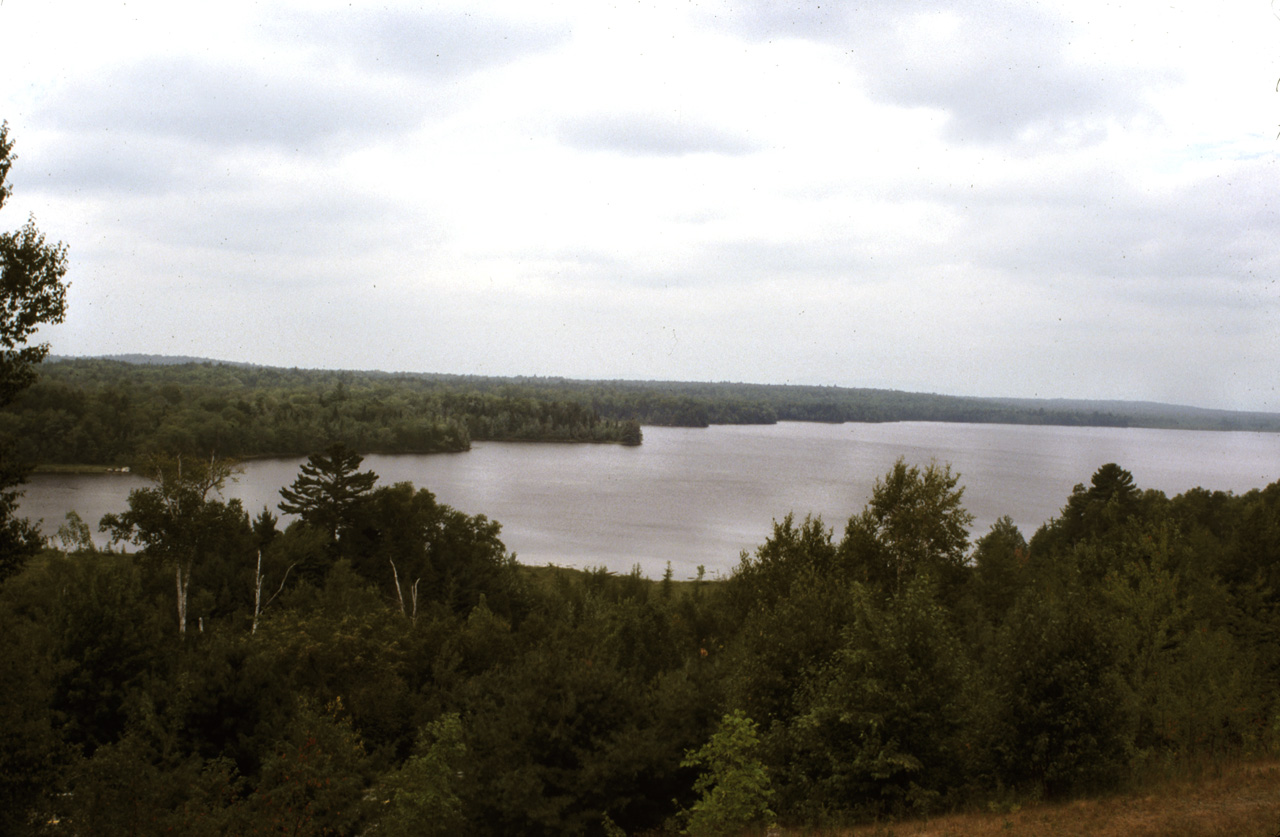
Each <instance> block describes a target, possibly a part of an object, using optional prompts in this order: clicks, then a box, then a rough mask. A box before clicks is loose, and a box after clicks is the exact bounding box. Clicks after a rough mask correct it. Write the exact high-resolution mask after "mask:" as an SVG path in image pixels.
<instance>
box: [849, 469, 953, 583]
mask: <svg viewBox="0 0 1280 837" xmlns="http://www.w3.org/2000/svg"><path fill="white" fill-rule="evenodd" d="M959 481H960V475H959V474H952V473H951V466H950V465H944V466H941V467H940V466H939V465H938V464H937V463H936V462H931V463H929V465H927V466H926V467H925V468H924V470H921V469H920V468H918V467H916V466H914V465H907V463H906V461H905V460H903V459H901V458H899V459H898V461H897V462H895V463H894V465H893V468H892V469H890V471H889V473H887V474H885V476H884V478H883V479H877V480H876V484H875V487H874V489H873V490H872V496H871V502H870V503H868V504H867V507H866V509H865V510H864V511H863V512H862V514H860V515H857V516H855V517H852V518H850V520H849V525H848V526H847V527H846V529H845V539H844V543H842V544H841V553H842V558H843V560H845V561H846V562H848V563H850V564H852V565H853V566H855V567H858V568H859V570H860V572H861V574H862V577H863V578H865V579H866V581H868V582H869V583H871V584H873V585H875V586H877V587H879V588H881V589H884V590H889V591H892V592H897V591H900V590H901V589H902V587H903V584H904V583H905V582H906V581H907V580H908V579H910V578H911V577H912V576H914V575H917V574H921V573H924V574H928V575H930V576H932V577H933V578H934V579H935V580H936V581H939V582H942V583H944V584H955V583H957V582H958V581H959V580H960V579H961V577H962V576H963V574H964V571H965V557H966V556H965V551H966V549H967V548H968V545H969V524H970V523H972V522H973V515H972V514H970V513H969V512H967V511H965V509H964V507H963V506H962V505H961V504H960V501H961V498H962V497H963V496H964V488H962V487H958V483H959Z"/></svg>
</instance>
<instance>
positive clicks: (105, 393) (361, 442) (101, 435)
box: [0, 357, 1280, 466]
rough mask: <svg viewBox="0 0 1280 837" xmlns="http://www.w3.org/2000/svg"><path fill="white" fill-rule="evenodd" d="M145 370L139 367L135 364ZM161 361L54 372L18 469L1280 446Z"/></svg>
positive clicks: (777, 390) (30, 417)
mask: <svg viewBox="0 0 1280 837" xmlns="http://www.w3.org/2000/svg"><path fill="white" fill-rule="evenodd" d="M143 360H145V361H148V362H139V361H143ZM160 360H163V359H159V358H136V357H135V358H132V359H131V360H128V361H126V360H120V359H103V358H99V359H85V358H78V359H68V358H62V359H58V360H56V361H51V362H46V363H45V364H43V367H42V374H41V377H40V379H39V381H38V382H36V383H35V385H34V386H31V387H29V388H28V389H26V390H25V391H23V392H22V393H21V394H19V395H18V396H17V398H16V399H15V400H14V402H13V403H12V404H11V405H10V406H9V407H8V408H7V409H6V410H5V411H4V412H0V436H4V437H7V438H11V439H15V440H17V442H16V445H17V447H16V449H15V452H16V455H17V456H18V457H19V458H20V460H22V461H26V462H31V463H39V464H42V465H103V466H122V465H136V464H139V463H141V462H143V461H145V460H146V458H147V457H149V456H152V455H155V454H177V453H183V454H186V455H202V456H207V455H209V454H210V453H213V454H216V455H218V456H224V457H232V458H238V459H245V458H251V457H260V456H305V455H306V454H307V453H309V452H311V451H314V450H317V449H319V448H320V447H322V446H323V445H325V444H327V443H328V442H329V441H330V440H332V439H343V440H345V441H346V442H347V443H348V444H350V445H352V446H353V447H354V448H356V449H357V450H360V451H362V452H364V453H433V452H445V451H463V450H467V449H468V448H469V447H470V444H471V442H472V441H473V440H475V441H553V442H614V443H621V444H626V445H638V444H640V443H641V441H642V433H641V429H640V426H641V425H642V424H648V425H667V426H686V427H706V426H708V425H711V424H771V423H775V422H778V421H820V422H845V421H864V422H880V421H957V422H984V423H1006V424H1055V425H1090V426H1117V427H1127V426H1135V427H1163V428H1185V429H1211V430H1263V431H1280V416H1277V415H1273V414H1267V413H1240V412H1229V411H1221V410H1197V409H1192V408H1185V407H1170V406H1167V405H1159V404H1143V403H1135V402H1087V401H1086V402H1067V401H1036V400H1023V401H1014V400H1001V399H980V398H958V397H952V396H941V395H925V394H917V393H906V392H896V391H889V390H871V389H844V388H839V387H803V386H769V385H756V384H728V383H719V384H694V383H663V382H652V381H650V382H635V381H574V380H568V379H563V378H484V377H472V376H461V375H428V374H410V373H386V372H353V371H332V370H305V369H279V368H272V367H263V366H251V365H247V364H224V363H215V362H211V361H197V360H190V359H175V360H181V361H182V362H176V363H175V362H167V363H164V362H158V361H160Z"/></svg>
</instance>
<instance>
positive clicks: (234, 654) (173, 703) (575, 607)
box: [0, 444, 1280, 835]
mask: <svg viewBox="0 0 1280 837" xmlns="http://www.w3.org/2000/svg"><path fill="white" fill-rule="evenodd" d="M360 466H361V457H360V456H359V455H358V454H356V453H355V452H354V451H353V450H352V449H351V448H350V447H347V446H345V445H341V444H338V445H331V446H329V447H327V448H325V449H324V450H323V451H320V452H317V453H314V454H313V455H312V456H311V457H310V458H309V459H308V460H307V463H306V464H305V465H304V466H303V467H302V469H301V470H300V471H299V473H298V477H297V479H296V480H295V482H294V483H293V485H292V486H289V487H287V488H286V489H285V490H284V491H282V496H283V497H284V499H285V501H286V503H287V504H289V505H290V508H291V511H292V512H293V513H295V514H296V515H297V516H298V519H297V520H295V521H294V522H293V523H291V524H290V525H289V526H288V527H287V528H285V529H281V528H280V527H279V525H278V521H277V520H276V519H275V518H274V517H273V516H272V515H271V514H269V513H268V512H267V510H266V509H263V510H262V511H261V512H259V513H257V514H256V515H255V514H251V513H250V510H247V509H244V508H243V507H242V506H241V504H240V503H239V501H238V500H234V499H232V500H225V499H223V498H222V496H221V494H220V487H221V485H222V484H223V482H224V481H225V479H227V478H228V476H229V475H230V474H231V473H232V470H233V468H232V466H231V464H230V463H227V462H224V461H221V460H217V459H208V458H205V459H193V458H183V459H181V460H177V459H167V458H157V459H154V460H152V461H151V462H150V465H149V467H148V468H147V471H146V472H147V473H148V474H149V475H150V476H151V477H152V480H153V481H152V483H151V484H150V486H149V487H147V488H143V489H139V490H137V491H135V492H133V494H132V495H131V496H130V499H129V507H128V510H127V511H125V512H122V513H120V514H116V515H108V516H107V517H106V518H104V519H103V520H102V521H101V525H102V527H103V528H104V529H105V530H106V531H109V532H110V533H112V535H113V536H114V538H115V539H116V541H115V542H116V544H117V546H116V548H115V549H114V550H113V551H101V550H96V549H95V548H94V546H93V542H92V539H91V538H90V534H91V533H90V530H89V525H88V524H86V523H84V522H83V521H80V520H78V518H75V517H74V516H71V517H69V518H68V520H67V521H66V522H65V524H64V525H63V527H62V528H61V529H60V530H59V533H58V536H57V537H56V538H55V539H53V541H52V542H51V543H50V544H49V545H48V547H47V548H46V549H45V550H43V551H42V552H41V553H39V554H37V555H35V556H34V557H32V558H31V559H30V560H28V561H26V562H25V564H19V565H8V566H7V567H6V568H5V573H6V575H7V578H6V579H5V580H4V581H3V584H2V586H0V627H2V628H3V631H4V635H5V637H6V639H7V642H6V643H5V644H4V645H3V646H0V680H2V681H3V682H4V683H6V688H5V689H4V690H3V691H0V737H3V741H2V742H0V832H3V833H6V834H23V833H53V834H58V833H72V834H95V835H113V834H159V833H169V832H173V833H183V834H227V833H236V834H251V833H267V834H275V833H290V834H350V835H357V834H374V833H376V834H434V833H439V834H457V833H468V834H480V835H484V834H493V835H507V834H531V835H560V834H569V835H573V834H608V835H617V834H620V833H626V834H637V833H653V834H662V833H673V834H674V833H690V834H697V835H705V834H734V833H739V830H740V829H741V828H742V827H743V826H744V825H747V824H750V823H756V824H768V823H770V822H780V823H783V824H787V825H792V826H805V825H808V826H817V825H827V826H830V825H836V824H840V823H847V822H854V821H860V820H866V819H868V818H876V817H880V818H883V817H891V816H902V815H908V814H918V813H930V812H938V811H943V810H948V809H951V808H954V807H957V806H983V805H987V804H997V803H998V804H1000V805H1003V806H1008V805H1013V804H1016V803H1017V802H1018V801H1019V800H1021V801H1026V800H1030V799H1041V798H1062V797H1070V796H1071V795H1074V794H1079V793H1086V792H1093V791H1099V790H1107V789H1111V788H1117V787H1120V786H1123V784H1124V783H1125V782H1126V781H1128V780H1129V779H1130V778H1131V777H1133V776H1134V775H1137V774H1139V773H1141V772H1142V771H1144V770H1150V769H1151V768H1152V767H1153V766H1158V765H1160V764H1166V763H1171V762H1176V761H1179V760H1185V759H1194V758H1197V757H1199V756H1205V755H1212V756H1215V757H1223V756H1229V755H1230V756H1243V757H1247V756H1249V755H1250V754H1263V753H1275V752H1277V750H1278V749H1280V714H1278V712H1280V706H1278V705H1277V696H1278V695H1280V619H1277V616H1278V615H1280V614H1278V613H1277V607H1278V606H1280V482H1278V483H1275V484H1272V485H1270V486H1268V487H1266V488H1265V489H1261V490H1255V491H1250V492H1248V493H1246V494H1243V495H1233V494H1230V493H1223V492H1216V491H1211V490H1206V489H1194V490H1191V491H1188V492H1186V493H1184V494H1181V495H1178V496H1175V497H1167V496H1165V495H1164V494H1162V493H1161V492H1158V491H1153V490H1142V489H1141V487H1139V486H1136V485H1134V483H1133V479H1132V476H1131V475H1130V474H1129V473H1128V472H1127V471H1125V470H1124V469H1123V468H1122V467H1120V466H1119V465H1115V464H1111V465H1106V466H1104V467H1102V468H1101V469H1099V470H1098V471H1097V472H1096V473H1095V474H1093V475H1092V476H1091V478H1089V480H1088V482H1086V483H1083V484H1081V485H1079V486H1077V487H1076V488H1075V490H1074V491H1073V492H1072V493H1071V494H1070V496H1068V497H1067V498H1066V499H1065V504H1064V506H1063V508H1062V510H1061V513H1060V514H1059V515H1058V516H1057V517H1055V518H1054V519H1052V520H1050V521H1048V522H1047V523H1045V524H1044V525H1043V526H1042V527H1041V528H1040V529H1039V530H1038V531H1036V532H1035V533H1034V534H1033V536H1032V537H1031V538H1030V540H1029V541H1028V540H1026V539H1025V537H1024V535H1023V533H1021V532H1020V531H1018V529H1017V528H1016V527H1015V526H1014V525H1013V523H1012V522H1011V521H1010V520H1009V519H1008V518H1004V519H1002V520H1000V521H998V522H997V523H996V524H995V525H994V526H992V528H991V529H990V531H989V532H987V533H985V534H984V535H983V536H982V537H980V538H979V539H978V540H977V541H976V543H971V542H970V540H969V536H968V534H967V527H968V525H969V523H970V522H971V520H972V518H971V516H970V515H969V514H968V513H967V512H966V511H965V508H964V503H963V487H962V485H961V483H960V478H959V475H957V474H954V473H952V472H951V470H950V469H949V468H948V467H947V466H945V465H939V464H936V463H935V464H930V465H927V466H916V465H913V464H910V463H907V462H904V461H899V462H898V463H897V464H896V465H895V466H894V467H893V468H892V469H891V470H890V471H889V472H888V473H886V474H885V475H884V476H883V477H882V478H881V479H880V480H878V481H877V483H876V486H875V489H874V492H873V495H872V498H871V500H870V501H869V502H868V503H867V505H866V506H865V507H864V508H863V509H861V510H856V511H853V513H852V514H851V516H850V517H849V518H848V519H847V520H846V521H840V522H836V525H835V526H834V527H833V526H831V525H829V524H828V523H826V522H825V521H822V520H820V519H816V518H806V519H803V520H799V519H796V518H793V517H786V518H783V519H781V520H778V521H776V522H775V524H774V527H773V531H772V534H771V536H770V537H769V538H768V539H767V540H766V542H765V543H763V544H761V545H760V546H759V547H758V548H757V549H756V550H755V551H754V552H752V553H750V554H748V553H744V554H743V555H742V556H741V558H740V561H739V563H738V565H737V567H736V568H735V569H734V570H733V572H732V573H731V574H730V575H729V576H728V577H726V578H722V579H715V580H707V579H705V578H702V577H701V576H700V577H699V578H698V579H696V580H692V581H685V582H681V581H677V580H675V579H673V578H671V577H670V574H669V573H668V576H667V577H665V578H663V579H660V580H650V579H645V578H642V577H641V576H640V575H639V573H638V571H637V572H633V573H632V574H629V575H616V574H612V573H609V572H606V571H604V570H591V571H570V570H555V569H552V568H544V569H536V568H530V567H522V566H520V565H518V564H516V563H515V562H514V560H513V559H512V557H511V556H510V555H509V554H508V553H507V551H506V549H505V547H504V546H503V544H502V541H501V539H500V534H501V531H500V527H499V525H498V523H497V522H495V521H492V520H489V519H487V518H486V517H484V516H483V515H481V514H474V513H473V510H468V511H461V510H456V509H452V508H450V507H448V506H445V505H443V504H441V503H439V502H437V501H436V500H435V498H434V497H433V495H432V494H431V493H430V491H429V490H427V489H424V488H419V487H416V486H413V485H411V484H407V483H400V484H395V485H386V484H382V483H381V482H380V481H379V480H378V478H377V476H376V474H373V473H372V472H368V471H362V470H361V469H360ZM93 523H94V524H96V523H98V522H97V521H94V522H93ZM53 822H57V823H58V825H56V826H51V825H48V824H49V823H53Z"/></svg>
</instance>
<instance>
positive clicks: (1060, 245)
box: [957, 161, 1280, 307]
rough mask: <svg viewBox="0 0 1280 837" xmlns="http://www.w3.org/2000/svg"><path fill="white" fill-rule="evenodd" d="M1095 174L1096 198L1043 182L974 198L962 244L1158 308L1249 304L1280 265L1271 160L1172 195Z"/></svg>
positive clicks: (1013, 266) (999, 262)
mask: <svg viewBox="0 0 1280 837" xmlns="http://www.w3.org/2000/svg"><path fill="white" fill-rule="evenodd" d="M1092 179H1093V180H1094V181H1095V182H1096V183H1097V184H1098V185H1097V186H1096V188H1095V191H1094V192H1093V194H1092V195H1091V196H1082V195H1081V194H1079V193H1077V192H1076V191H1075V189H1074V188H1070V187H1068V188H1066V189H1065V190H1064V191H1063V192H1062V193H1061V194H1059V195H1058V196H1057V197H1055V196H1054V195H1053V194H1051V193H1048V192H1046V190H1045V189H1043V188H1042V187H1040V186H1036V185H1029V186H1028V187H1027V188H1026V189H1022V190H1020V189H1012V190H1009V191H1007V192H1004V193H990V194H987V195H981V194H979V195H974V196H973V199H972V200H970V202H969V204H968V207H967V211H966V213H965V217H966V219H967V220H966V226H965V228H964V230H963V231H962V232H961V233H959V234H958V235H957V240H958V242H959V247H958V249H959V250H960V251H962V252H963V253H964V255H965V257H966V258H967V259H969V260H971V261H972V262H974V263H976V264H982V265H986V266H989V267H991V268H995V269H998V270H1002V271H1004V272H1006V273H1007V274H1008V275H1010V276H1014V277H1021V278H1023V279H1024V280H1025V281H1027V282H1029V283H1033V284H1038V283H1042V282H1044V281H1049V280H1051V278H1052V277H1058V278H1061V277H1064V276H1065V277H1074V278H1075V281H1080V282H1089V283H1095V284H1097V286H1098V287H1099V288H1102V287H1103V286H1105V289H1106V292H1107V293H1108V294H1112V293H1114V294H1116V295H1117V296H1118V297H1123V298H1128V299H1132V300H1136V301H1144V302H1149V303H1154V304H1159V305H1202V306H1211V307H1240V306H1245V305H1248V304H1250V300H1253V301H1256V300H1257V298H1258V296H1257V295H1258V293H1259V292H1260V291H1259V289H1260V288H1261V287H1262V286H1263V285H1264V284H1265V283H1267V282H1270V281H1271V280H1270V277H1272V276H1274V274H1275V271H1276V269H1277V268H1278V267H1280V257H1278V256H1277V255H1276V254H1275V251H1274V247H1273V246H1271V242H1274V241H1275V240H1276V239H1277V238H1278V237H1280V211H1277V204H1276V202H1275V201H1274V200H1273V199H1272V197H1271V195H1270V184H1272V183H1273V182H1274V166H1272V165H1270V164H1269V163H1266V162H1262V161H1250V162H1245V163H1242V164H1239V165H1237V166H1236V167H1235V168H1234V169H1233V170H1231V171H1230V173H1229V175H1223V176H1221V177H1214V178H1210V179H1206V180H1202V181H1200V182H1196V183H1192V184H1190V185H1187V186H1185V187H1182V188H1181V189H1178V190H1177V191H1175V192H1174V193H1172V194H1164V193H1153V192H1149V191H1143V190H1140V189H1138V188H1136V187H1135V186H1134V185H1132V184H1131V183H1129V182H1128V181H1126V180H1125V179H1124V178H1123V177H1122V176H1120V175H1118V174H1113V175H1112V176H1111V177H1109V178H1106V177H1104V176H1103V174H1102V173H1095V174H1094V176H1093V178H1092Z"/></svg>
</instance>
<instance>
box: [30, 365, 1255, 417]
mask: <svg viewBox="0 0 1280 837" xmlns="http://www.w3.org/2000/svg"><path fill="white" fill-rule="evenodd" d="M51 360H52V361H53V362H68V363H73V364H74V363H76V362H80V363H86V362H92V361H94V360H108V361H116V362H120V363H123V364H130V365H134V366H139V367H150V368H152V369H156V371H157V372H158V371H159V370H158V369H157V368H164V369H166V370H168V371H167V372H165V373H164V374H163V379H164V382H165V383H169V384H180V383H184V381H185V375H186V373H185V372H184V371H183V369H184V368H190V369H191V370H192V372H191V374H192V376H194V377H192V378H191V380H192V381H195V380H196V379H202V380H204V377H203V376H201V375H199V374H197V372H196V370H197V369H207V368H208V367H210V366H214V367H224V368H229V369H236V370H253V371H255V372H257V373H260V374H258V375H255V376H251V377H244V375H243V374H241V376H240V378H236V379H234V380H235V381H236V382H237V385H239V386H241V387H244V388H245V392H247V391H248V390H250V389H254V388H255V387H259V386H267V387H268V388H273V387H280V386H284V387H304V388H311V387H315V386H319V385H321V384H322V382H324V383H323V385H325V386H328V385H333V382H334V381H339V380H342V381H346V382H348V383H349V384H353V385H357V389H358V388H359V383H360V382H361V381H363V382H366V383H368V384H369V385H372V384H373V383H374V382H377V383H378V384H379V385H383V384H385V385H398V386H403V387H408V388H409V389H413V390H419V391H421V390H423V389H424V388H426V389H430V390H432V391H435V392H440V393H443V392H448V393H452V394H454V395H458V394H463V393H475V394H477V395H482V396H487V397H501V398H517V399H524V400H526V401H533V402H540V403H547V404H550V403H559V402H576V403H578V404H580V405H582V406H584V407H589V408H590V409H591V410H593V411H594V412H595V413H596V414H598V416H599V417H600V418H602V419H606V420H610V421H638V422H640V423H641V424H648V425H659V426H679V427H706V426H708V425H712V424H773V423H776V422H779V421H813V422H828V423H839V422H850V421H852V422H887V421H940V422H967V423H979V424H1034V425H1065V426H1085V427H1149V428H1163V429H1183V430H1236V431H1240V430H1244V431H1259V432H1268V433H1275V432H1280V413H1265V412H1246V411H1236V410H1214V409H1207V408H1202V407H1188V406H1182V405H1176V404H1161V403H1156V402H1150V401H1124V400H1114V399H1112V400H1101V399H1099V400H1089V399H1063V398H977V397H969V396H954V395H939V394H936V393H915V392H903V391H900V390H888V389H869V388H855V387H834V386H801V385H793V384H745V383H730V382H715V383H710V382H689V381H639V380H581V379H572V378H559V377H538V376H535V377H492V376H477V375H449V374H437V373H405V372H382V371H360V370H328V369H282V368H276V367H267V366H259V365H256V364H248V363H228V362H225V361H218V360H212V359H208V358H193V357H173V356H167V355H146V354H127V355H111V356H107V357H105V358H98V359H94V358H65V357H61V358H51ZM264 375H265V376H268V377H269V379H270V381H269V382H268V381H267V380H266V379H262V380H258V379H260V378H262V376H264ZM146 377H147V380H150V381H152V382H153V383H159V382H160V379H159V378H155V377H151V376H146ZM255 380H256V381H257V383H255ZM232 388H233V389H234V387H232ZM226 394H230V393H229V392H228V393H226ZM241 395H244V393H241ZM473 435H476V434H474V428H473ZM488 437H489V436H488V434H487V433H483V432H482V433H480V434H478V435H476V438H488Z"/></svg>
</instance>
